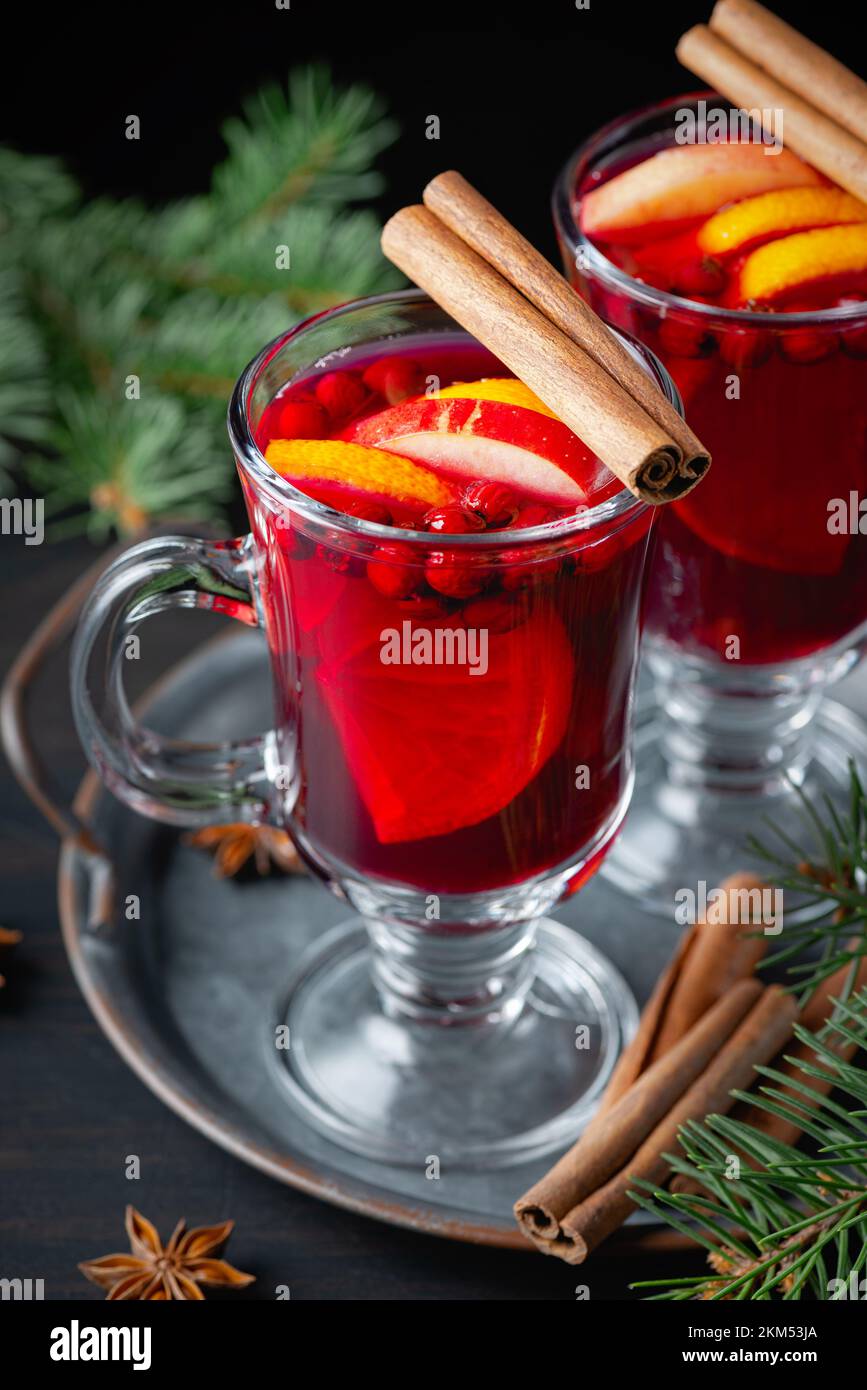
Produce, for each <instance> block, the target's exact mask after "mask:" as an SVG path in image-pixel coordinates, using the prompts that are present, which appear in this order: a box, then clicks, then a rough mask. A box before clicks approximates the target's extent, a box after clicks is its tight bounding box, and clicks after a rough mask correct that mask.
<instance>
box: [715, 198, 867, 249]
mask: <svg viewBox="0 0 867 1390" xmlns="http://www.w3.org/2000/svg"><path fill="white" fill-rule="evenodd" d="M864 221H867V203H862V202H861V200H860V199H859V198H853V197H852V194H851V193H844V192H843V190H842V189H840V188H782V189H778V190H776V191H775V192H773V193H760V194H759V195H758V196H757V197H755V198H744V199H743V200H742V201H741V202H740V203H733V204H732V206H731V207H727V208H723V210H722V211H721V212H717V213H715V214H714V216H713V217H709V218H708V220H707V222H705V223H704V224H703V225H702V226H701V227H699V229H698V233H697V234H696V241H697V243H698V248H699V250H700V251H703V252H704V254H705V255H706V256H725V255H729V254H731V252H733V251H739V250H741V248H743V247H745V246H749V245H751V244H753V243H756V242H760V241H767V240H768V238H769V237H772V236H783V235H784V234H785V233H787V232H802V231H806V230H807V228H811V227H833V226H839V225H840V224H841V223H850V222H864Z"/></svg>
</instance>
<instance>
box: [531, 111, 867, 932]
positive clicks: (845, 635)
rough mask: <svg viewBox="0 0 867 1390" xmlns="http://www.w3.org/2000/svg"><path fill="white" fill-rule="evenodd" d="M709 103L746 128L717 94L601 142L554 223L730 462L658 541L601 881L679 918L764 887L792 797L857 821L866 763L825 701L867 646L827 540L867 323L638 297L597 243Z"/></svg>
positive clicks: (586, 152)
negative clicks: (854, 812)
mask: <svg viewBox="0 0 867 1390" xmlns="http://www.w3.org/2000/svg"><path fill="white" fill-rule="evenodd" d="M700 102H705V103H706V104H707V108H712V109H718V108H720V107H722V108H723V109H726V110H729V109H731V107H730V103H729V102H727V101H726V100H725V99H724V98H722V97H719V96H717V95H715V94H714V93H712V92H703V93H699V94H693V95H690V96H682V97H677V98H675V99H674V100H669V101H665V102H662V103H659V104H658V105H654V106H652V107H648V108H647V109H645V110H642V111H639V112H637V113H632V114H631V115H627V116H624V117H622V118H621V119H619V120H616V121H614V122H612V123H611V124H610V125H608V126H606V127H605V128H604V129H603V130H601V131H599V132H598V133H597V134H596V135H594V136H593V137H592V138H591V139H590V140H588V141H587V143H586V144H584V145H582V146H581V148H580V149H579V150H578V151H577V152H576V153H575V154H574V155H573V157H572V158H571V159H570V160H569V162H568V164H567V165H566V167H565V169H564V170H563V171H562V173H561V175H560V177H559V179H558V182H557V184H556V187H555V191H554V202H553V205H554V219H555V223H556V228H557V235H558V238H559V241H560V247H561V252H562V256H563V261H564V264H565V266H566V270H567V274H568V276H569V277H570V278H571V280H572V283H573V285H574V286H575V288H576V289H577V290H578V292H579V293H580V294H581V295H582V296H583V297H584V298H585V299H587V300H588V301H589V302H590V304H592V305H593V307H594V309H595V310H596V311H597V313H599V314H600V315H601V316H602V317H603V318H605V319H607V320H608V322H609V323H611V324H614V325H615V326H617V327H618V328H621V329H623V330H625V331H627V332H630V333H633V334H635V335H636V336H637V337H638V338H640V339H641V341H642V342H644V343H646V344H647V345H648V346H649V347H650V348H651V349H652V350H653V352H654V353H656V354H657V355H658V356H659V357H660V359H661V360H662V361H663V363H664V364H665V366H666V368H667V369H668V371H669V372H670V373H671V376H672V377H673V378H674V380H675V382H676V383H677V386H678V389H679V391H680V394H681V397H682V399H683V403H684V409H685V411H686V414H687V418H688V419H689V422H690V425H691V426H692V428H693V429H694V430H695V432H696V434H697V435H698V436H699V438H700V439H701V440H702V441H703V442H704V444H705V445H706V446H707V448H708V449H709V450H710V452H711V454H712V456H713V461H714V462H713V467H712V469H711V471H710V473H709V474H708V476H707V478H706V479H705V481H704V482H703V483H702V486H701V487H700V488H697V489H696V490H695V491H694V492H693V493H692V494H691V495H690V496H689V497H688V498H685V499H684V500H683V501H682V502H676V503H673V504H672V505H671V506H668V507H665V508H664V509H663V511H662V515H661V517H660V519H659V524H658V526H657V528H656V533H655V553H654V557H653V559H652V562H651V563H650V565H649V575H648V605H647V621H646V628H645V632H646V642H645V655H646V661H647V665H648V667H649V669H650V673H651V676H652V678H653V682H654V684H655V703H654V704H653V705H651V704H649V703H648V704H647V705H644V704H642V706H641V708H640V710H639V715H638V720H637V730H636V790H635V795H634V798H633V803H632V807H631V809H630V815H629V821H628V823H627V826H626V828H625V831H624V834H623V835H622V836H621V837H620V839H619V841H618V844H617V846H616V848H615V851H614V853H613V854H612V855H611V856H610V858H609V859H608V861H607V862H606V865H605V874H606V876H607V877H609V878H610V879H612V880H613V881H614V882H615V883H617V885H618V886H619V887H621V888H623V889H624V890H625V891H627V892H629V893H632V894H635V895H636V896H638V897H640V899H641V902H642V904H643V905H644V906H647V907H649V908H652V909H654V910H656V911H658V912H660V913H664V914H666V915H668V916H671V914H672V913H673V910H674V894H675V892H676V890H677V888H678V887H680V886H682V885H683V884H688V883H690V882H693V881H695V880H696V879H704V880H706V881H707V882H708V883H718V882H719V881H720V880H721V879H722V878H724V877H725V876H726V875H727V874H729V873H732V872H734V871H737V870H739V869H743V868H745V867H747V866H748V864H749V862H750V855H749V853H748V851H747V848H746V841H747V837H748V835H749V834H750V833H753V834H757V835H759V837H760V838H764V839H765V840H768V841H772V840H773V838H774V837H773V836H771V835H769V832H768V828H767V824H766V818H769V819H770V820H771V821H773V823H774V824H775V825H776V826H778V827H779V828H780V829H782V830H783V831H784V832H785V833H787V834H789V835H790V836H791V837H792V838H794V839H795V840H796V842H799V843H800V842H802V841H803V838H804V822H803V813H802V809H801V802H800V799H799V797H798V795H797V794H796V789H798V790H800V791H801V792H803V793H804V794H805V795H807V796H808V797H809V798H810V799H811V800H815V801H817V802H821V800H822V798H823V797H824V796H826V795H827V796H829V797H830V799H831V801H832V802H833V803H835V804H837V805H840V806H843V805H845V804H846V803H847V799H848V790H849V771H848V768H849V759H850V758H855V759H856V760H858V761H860V762H862V763H864V762H865V761H867V731H865V730H864V728H863V727H862V726H861V724H860V723H859V721H858V720H857V719H855V718H854V716H852V715H851V714H850V713H849V712H848V711H847V710H845V709H843V708H842V707H841V706H840V705H838V704H836V703H832V702H831V701H829V700H825V699H823V695H824V691H825V690H826V688H827V687H828V686H829V685H830V684H831V683H832V682H833V681H835V680H837V679H838V678H839V677H840V676H842V675H844V674H846V672H847V671H849V670H851V669H852V667H853V666H854V665H855V664H856V663H857V661H858V660H859V659H860V656H861V655H862V654H863V651H864V649H865V645H867V539H865V537H864V536H863V535H860V534H851V535H848V534H847V535H834V534H831V532H830V531H829V528H828V516H829V513H828V504H829V502H830V501H831V500H832V499H840V500H842V502H844V503H845V505H846V506H847V508H848V506H849V501H850V497H851V495H852V494H853V493H854V494H855V495H856V496H858V497H861V498H863V497H864V496H865V495H867V303H860V304H859V303H856V304H851V303H850V304H848V305H844V306H841V307H834V308H829V309H822V310H813V311H810V312H806V311H805V312H798V313H785V314H781V313H766V312H752V311H741V310H734V309H718V308H716V307H714V306H713V305H711V304H704V303H698V302H694V301H691V300H688V299H685V298H681V297H679V296H677V295H674V294H670V293H668V292H666V291H664V290H660V289H656V288H653V287H651V286H649V285H646V284H643V283H641V282H639V281H637V280H635V279H633V278H632V277H631V276H630V275H628V274H627V273H626V272H625V271H623V270H622V269H620V268H618V267H617V266H615V265H614V264H613V263H612V262H611V261H609V260H608V259H607V258H606V256H605V255H604V254H603V253H602V251H600V250H599V249H598V248H597V247H596V246H594V245H593V243H592V242H590V241H589V240H588V239H587V238H586V237H585V236H584V235H583V233H582V232H581V230H580V225H579V217H580V200H581V193H582V191H583V190H586V189H587V188H588V187H590V186H593V183H594V182H598V179H599V177H600V176H602V177H604V176H605V174H606V172H607V171H616V170H617V169H619V168H620V167H625V166H626V165H627V164H629V163H630V162H632V161H634V160H635V159H636V158H637V157H639V156H641V155H643V154H645V153H647V154H649V153H653V152H655V151H656V150H659V149H663V148H666V147H668V146H672V145H673V144H674V143H675V130H676V128H677V126H676V116H677V113H682V112H684V111H686V110H692V111H694V112H696V119H697V120H699V121H700V119H701V117H700V115H699V114H698V108H699V103H700ZM732 374H735V376H736V378H737V382H738V395H737V396H733V395H732V391H731V383H732V381H733V375H732ZM777 847H778V848H779V844H777ZM754 862H755V864H756V866H757V867H760V865H761V861H760V860H756V861H754Z"/></svg>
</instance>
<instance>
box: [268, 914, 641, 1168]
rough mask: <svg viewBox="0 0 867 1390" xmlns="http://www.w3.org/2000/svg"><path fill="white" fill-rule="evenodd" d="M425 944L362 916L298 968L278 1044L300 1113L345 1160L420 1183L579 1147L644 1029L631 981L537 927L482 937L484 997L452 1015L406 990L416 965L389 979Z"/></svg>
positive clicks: (479, 992)
mask: <svg viewBox="0 0 867 1390" xmlns="http://www.w3.org/2000/svg"><path fill="white" fill-rule="evenodd" d="M413 935H415V936H416V937H419V938H421V937H423V936H424V933H423V932H418V931H413V929H411V928H396V929H391V928H387V927H383V926H382V925H381V924H379V923H376V924H365V922H364V921H363V919H362V918H360V917H357V918H354V919H352V920H350V921H349V922H346V923H344V924H343V925H342V926H340V927H337V928H336V929H335V930H334V931H332V932H330V933H329V934H328V936H327V937H326V938H325V939H324V940H323V941H322V943H321V944H320V946H319V947H318V948H317V949H316V950H315V951H314V952H313V953H312V954H311V955H309V956H308V957H307V959H306V960H305V961H303V962H302V963H301V965H300V966H299V968H298V970H297V972H296V973H295V975H294V976H293V978H292V979H291V981H289V983H288V987H287V988H286V991H285V993H284V994H283V996H282V999H281V1002H280V1005H279V1008H278V1010H277V1013H276V1016H275V1018H274V1020H273V1021H272V1023H273V1027H272V1030H271V1031H270V1032H269V1035H268V1040H267V1046H268V1050H269V1054H273V1058H272V1064H273V1065H276V1066H277V1067H278V1068H279V1071H280V1074H281V1078H282V1081H283V1083H284V1085H285V1089H286V1093H287V1095H288V1097H289V1100H290V1102H291V1104H292V1105H293V1106H294V1107H295V1109H297V1110H298V1111H299V1113H300V1114H302V1115H303V1117H304V1119H305V1120H306V1121H307V1122H308V1123H309V1124H311V1125H312V1126H313V1127H314V1128H315V1129H316V1130H318V1131H319V1133H321V1134H323V1135H325V1136H326V1137H327V1138H329V1139H332V1140H334V1141H335V1142H336V1143H339V1144H340V1145H342V1147H343V1148H348V1149H351V1150H352V1151H353V1152H355V1153H358V1154H363V1155H364V1156H366V1157H369V1158H376V1159H381V1160H382V1161H383V1162H387V1163H393V1164H403V1165H412V1166H418V1167H419V1169H423V1168H424V1167H425V1166H426V1165H428V1164H430V1163H432V1162H433V1161H435V1160H438V1161H439V1162H440V1163H441V1164H443V1165H454V1166H460V1167H461V1168H465V1169H467V1168H468V1169H473V1168H491V1167H506V1166H508V1165H510V1164H515V1163H520V1162H522V1161H524V1160H526V1159H530V1158H533V1157H534V1156H537V1155H540V1154H543V1153H546V1152H549V1151H553V1150H555V1149H557V1148H562V1147H563V1146H565V1145H568V1144H569V1143H571V1142H573V1141H574V1139H576V1138H577V1136H578V1135H579V1134H580V1133H581V1130H582V1129H583V1127H584V1125H585V1124H586V1123H587V1121H588V1120H589V1118H590V1116H591V1114H592V1112H593V1110H594V1108H595V1106H596V1103H597V1101H598V1099H599V1096H600V1095H601V1093H602V1090H603V1089H604V1087H605V1084H606V1082H607V1080H608V1077H609V1075H610V1073H611V1070H612V1068H613V1066H614V1063H615V1061H616V1059H617V1056H618V1054H619V1052H620V1050H621V1048H622V1047H623V1046H624V1044H625V1043H626V1042H627V1041H628V1040H629V1038H630V1037H631V1035H632V1033H633V1032H634V1030H635V1027H636V1023H637V1009H636V1006H635V1001H634V999H633V997H632V994H631V992H630V990H629V988H628V986H627V985H626V983H625V981H624V980H623V978H622V977H621V975H620V974H619V973H618V972H617V970H615V969H614V967H613V966H612V965H611V964H610V963H609V962H608V961H607V960H606V959H605V958H604V957H603V956H602V955H600V953H599V952H598V951H596V950H595V949H594V948H593V947H592V946H590V945H589V944H588V943H587V942H586V941H584V940H582V938H581V937H579V936H578V935H577V934H576V933H575V932H574V931H572V930H570V929H569V928H568V927H564V926H562V925H561V924H560V923H557V922H553V921H551V920H549V919H547V918H541V919H539V920H537V921H535V922H532V923H523V924H521V925H520V926H510V927H504V928H499V929H495V930H492V931H487V932H485V933H482V934H480V935H476V936H475V938H474V939H473V940H472V944H471V945H470V949H471V950H472V951H474V952H475V953H476V957H475V959H474V961H473V963H472V964H473V968H474V970H476V971H477V972H480V973H479V975H478V978H479V981H480V987H479V988H477V989H474V990H472V991H470V990H469V988H468V992H467V993H466V994H465V996H464V997H463V999H462V1000H461V1001H460V1002H459V1003H458V1004H455V1005H453V1006H452V1007H451V1008H449V1007H448V1006H444V1005H442V1004H441V1003H438V1002H437V1001H436V1000H435V999H434V998H433V997H432V995H431V994H430V993H429V992H428V993H425V990H424V988H423V987H420V988H419V989H418V990H417V991H416V992H415V993H414V994H413V993H412V992H411V991H410V989H409V980H410V978H411V968H410V967H409V966H407V964H406V954H404V965H403V969H402V976H401V980H400V981H398V982H395V981H394V980H393V979H392V978H390V972H391V968H392V967H391V962H392V960H393V958H394V956H395V954H397V955H399V954H400V947H401V946H402V947H403V949H404V953H406V951H407V950H408V948H409V943H410V940H411V937H412V936H413ZM394 936H396V937H397V941H395V940H394V939H391V940H385V939H384V937H394ZM482 938H484V944H483V946H482V950H483V951H484V953H485V956H486V958H487V959H488V960H489V961H490V973H486V971H485V968H484V966H485V960H484V959H483V958H479V956H478V951H479V946H480V943H481V942H482ZM466 940H467V942H469V939H466ZM422 950H423V947H422ZM457 950H458V953H460V942H458V945H457ZM450 968H453V964H452V963H450ZM498 971H499V972H501V973H499V974H498ZM383 972H386V973H387V974H388V975H389V978H388V979H385V978H383ZM281 1025H283V1027H281ZM275 1039H276V1040H277V1045H276V1046H275V1045H274V1043H275Z"/></svg>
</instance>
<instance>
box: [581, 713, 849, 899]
mask: <svg viewBox="0 0 867 1390" xmlns="http://www.w3.org/2000/svg"><path fill="white" fill-rule="evenodd" d="M666 721H667V716H666V715H665V713H664V712H663V711H662V710H661V709H660V707H659V706H658V705H655V704H652V705H647V706H644V707H642V708H640V709H639V711H638V715H637V718H636V726H635V756H636V777H635V790H634V792H633V797H632V802H631V804H630V808H629V813H628V815H627V818H626V821H625V824H624V826H623V829H622V831H621V832H620V835H619V836H618V838H617V841H616V842H615V844H614V846H613V848H612V849H611V851H610V853H609V854H608V856H607V858H606V859H605V862H604V864H603V866H602V874H603V876H604V877H605V878H606V879H607V880H608V881H609V882H610V883H611V884H612V885H613V886H614V887H616V888H617V889H619V890H620V891H621V892H623V893H626V894H628V895H629V896H630V897H633V898H636V899H637V900H639V902H640V905H641V909H642V910H643V911H645V912H648V913H650V914H652V915H654V916H659V917H666V918H668V919H669V920H671V919H672V917H673V916H674V913H675V907H676V903H677V899H676V897H675V894H676V893H677V892H678V890H680V889H683V888H685V887H690V886H694V885H695V884H696V883H697V882H699V881H703V882H705V883H706V884H707V886H708V887H709V888H711V887H715V886H716V885H717V884H719V883H720V882H721V881H722V880H723V879H724V878H727V877H728V876H729V875H730V874H734V873H739V872H741V871H743V870H753V871H755V872H756V873H759V874H761V873H763V872H765V873H767V871H768V867H767V864H766V863H765V862H763V861H762V860H761V859H760V858H759V857H758V856H756V855H753V854H751V853H750V852H749V851H748V849H747V841H748V839H750V838H751V837H754V838H756V839H758V840H760V841H761V842H762V843H763V844H766V845H767V846H768V847H769V848H771V849H775V850H780V849H781V847H782V841H781V840H780V838H779V836H778V835H777V834H776V833H775V830H778V831H780V832H782V834H783V835H785V836H787V837H788V839H789V841H790V842H792V843H794V844H796V845H805V847H807V846H809V844H810V843H811V842H812V841H811V832H810V830H809V827H808V826H807V823H806V820H805V811H804V804H803V800H802V796H801V795H799V793H801V794H803V796H804V797H806V798H807V799H808V801H809V802H810V803H811V804H813V805H815V806H816V807H818V808H820V809H821V808H824V805H825V801H826V798H827V800H829V801H830V802H831V804H832V805H833V806H834V807H835V808H836V809H837V810H838V811H839V812H841V813H843V814H845V812H846V810H847V809H848V805H849V801H850V794H851V793H850V787H851V783H850V772H849V763H850V760H851V759H854V760H855V762H856V764H857V765H858V766H859V767H862V768H863V767H865V766H867V725H865V724H864V723H863V722H862V721H861V720H860V719H859V718H858V717H857V716H856V715H854V714H853V713H852V712H851V710H849V709H847V708H846V707H845V706H843V705H840V704H838V703H837V702H836V701H834V700H829V699H824V700H823V701H822V703H821V704H820V705H819V707H818V709H817V711H816V713H815V714H814V716H813V718H812V725H811V729H810V745H809V757H808V758H807V759H806V760H805V762H804V763H803V764H796V765H795V768H794V769H793V771H794V774H795V777H794V782H786V781H785V780H783V778H782V777H778V778H775V779H772V781H771V783H770V784H769V785H768V786H767V787H766V788H765V789H764V791H763V793H762V795H756V794H755V793H754V792H746V793H742V794H739V793H738V792H737V791H735V790H730V791H713V790H711V789H710V788H708V787H706V786H698V787H690V786H688V785H683V784H682V783H679V782H678V781H677V780H676V778H673V777H672V775H671V772H672V769H671V766H670V764H669V762H668V760H667V759H666V757H665V753H664V739H665V726H666ZM796 788H797V790H796ZM772 826H773V827H774V828H775V829H772V828H771V827H772ZM824 911H825V908H824V907H823V905H822V904H821V903H818V904H813V905H811V906H809V907H807V906H804V907H799V906H798V904H797V903H794V902H791V901H789V900H788V899H787V904H786V915H787V918H788V919H789V920H801V921H803V920H807V919H808V918H809V917H811V916H816V915H818V914H819V913H821V912H824Z"/></svg>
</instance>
